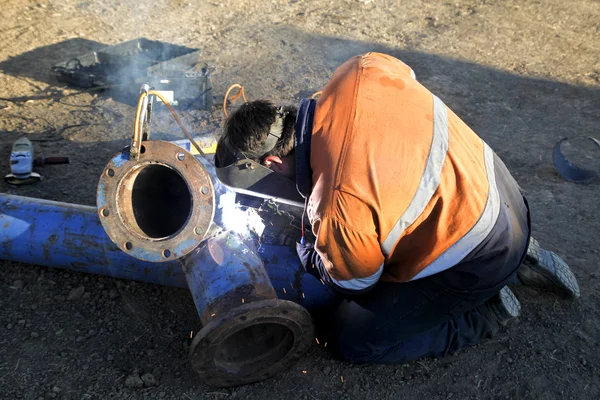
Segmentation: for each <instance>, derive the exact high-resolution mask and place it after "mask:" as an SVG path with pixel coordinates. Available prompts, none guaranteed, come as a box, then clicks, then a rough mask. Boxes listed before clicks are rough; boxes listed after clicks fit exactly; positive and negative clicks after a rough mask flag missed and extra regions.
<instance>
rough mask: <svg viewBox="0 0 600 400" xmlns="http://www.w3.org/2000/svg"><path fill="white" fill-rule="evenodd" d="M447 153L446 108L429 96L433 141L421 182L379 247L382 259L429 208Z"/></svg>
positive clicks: (436, 98) (435, 97)
mask: <svg viewBox="0 0 600 400" xmlns="http://www.w3.org/2000/svg"><path fill="white" fill-rule="evenodd" d="M447 153H448V112H447V110H446V105H445V104H444V103H443V102H442V101H441V100H440V99H439V98H438V97H437V96H435V95H433V140H432V141H431V147H430V148H429V155H428V156H427V162H426V164H425V170H424V171H423V174H422V175H421V182H420V183H419V187H418V188H417V192H416V193H415V195H414V197H413V199H412V200H411V202H410V204H409V205H408V207H407V209H406V210H405V211H404V213H403V214H402V216H401V217H400V219H399V220H398V221H397V222H396V224H395V225H394V227H393V228H392V230H391V231H390V232H389V233H388V235H387V236H386V238H385V240H384V241H383V243H382V244H381V250H382V252H383V254H384V255H385V256H388V255H390V254H391V252H392V250H394V247H396V243H397V242H398V240H399V239H400V237H401V236H402V234H403V233H404V231H405V230H406V228H408V227H409V226H411V225H412V224H413V223H414V222H415V221H416V219H417V218H418V217H419V215H421V213H422V212H423V211H424V210H425V207H427V204H429V201H430V200H431V198H432V197H433V194H434V193H435V191H436V190H437V188H438V186H439V185H440V180H441V179H442V167H443V166H444V161H445V160H446V154H447Z"/></svg>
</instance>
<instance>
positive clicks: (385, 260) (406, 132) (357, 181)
mask: <svg viewBox="0 0 600 400" xmlns="http://www.w3.org/2000/svg"><path fill="white" fill-rule="evenodd" d="M310 152H311V155H310V159H311V161H310V163H311V168H312V183H313V188H312V193H311V194H310V197H309V199H308V203H307V215H308V217H309V220H310V222H311V224H312V227H313V232H314V234H315V236H316V238H317V239H316V243H315V249H316V251H317V253H318V254H319V255H320V256H321V259H322V260H323V264H324V266H325V268H326V270H327V272H328V273H329V275H330V276H331V278H332V281H333V282H334V283H335V284H336V285H338V286H340V287H341V288H344V289H348V290H361V289H364V288H367V287H370V286H372V285H373V284H374V283H376V282H377V281H378V280H380V279H382V280H386V281H395V282H406V281H409V280H413V279H419V278H423V277H426V276H429V275H431V274H435V273H437V272H440V271H443V270H446V269H448V268H450V267H452V266H454V265H456V264H457V263H459V262H460V261H461V260H462V259H463V258H464V257H465V256H466V255H468V254H469V253H470V252H471V251H472V250H473V249H474V248H475V247H477V245H478V244H480V243H481V242H482V241H483V240H484V239H485V238H486V236H487V235H488V234H489V233H490V231H491V230H492V227H493V226H494V224H495V222H496V220H497V218H498V214H499V209H500V200H499V193H498V188H497V187H496V181H495V178H494V153H493V151H492V150H491V149H490V147H489V146H488V145H487V144H486V143H485V142H484V141H483V140H482V139H481V138H480V137H479V136H477V135H476V134H475V133H474V132H473V131H472V130H471V129H470V128H469V127H468V126H467V125H466V124H465V123H464V122H463V121H461V120H460V119H459V118H458V117H457V116H456V115H455V114H454V113H453V112H452V111H451V110H450V109H449V108H448V107H446V105H444V103H443V102H442V101H441V100H440V99H439V98H438V97H436V96H435V95H433V94H432V93H431V92H430V91H429V90H428V89H426V88H425V87H424V86H422V85H421V84H420V83H419V82H418V81H417V80H416V78H415V75H414V73H413V71H412V69H411V68H410V67H408V66H407V65H406V64H404V63H403V62H401V61H399V60H397V59H395V58H394V57H391V56H389V55H384V54H380V53H368V54H364V55H361V56H357V57H354V58H352V59H350V60H348V61H347V62H345V63H344V64H343V65H342V66H340V67H339V68H338V69H337V70H336V71H335V73H334V75H333V77H332V79H331V80H330V81H329V83H328V84H327V85H326V87H325V88H324V89H323V92H322V94H321V96H320V97H319V99H318V101H317V103H316V108H315V112H314V120H313V126H312V138H311V145H310Z"/></svg>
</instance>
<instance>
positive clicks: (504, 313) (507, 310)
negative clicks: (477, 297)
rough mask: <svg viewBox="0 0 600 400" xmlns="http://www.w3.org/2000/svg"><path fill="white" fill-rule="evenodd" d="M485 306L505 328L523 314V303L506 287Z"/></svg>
mask: <svg viewBox="0 0 600 400" xmlns="http://www.w3.org/2000/svg"><path fill="white" fill-rule="evenodd" d="M485 306H486V307H487V309H488V310H489V311H491V313H492V315H493V316H494V317H495V318H496V320H497V321H498V323H499V324H500V325H503V326H504V325H506V324H507V323H508V322H509V321H511V320H513V319H515V318H517V317H518V316H519V315H520V314H521V303H519V299H517V298H516V296H515V295H514V293H513V292H512V290H510V289H509V288H508V286H504V287H503V288H502V289H501V290H500V291H499V292H498V294H496V295H495V296H494V297H492V298H491V299H489V300H487V301H486V302H485Z"/></svg>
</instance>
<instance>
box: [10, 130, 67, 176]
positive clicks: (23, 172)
mask: <svg viewBox="0 0 600 400" xmlns="http://www.w3.org/2000/svg"><path fill="white" fill-rule="evenodd" d="M68 163H69V159H68V158H67V157H37V158H35V157H34V153H33V145H32V144H31V141H30V140H29V139H27V138H26V137H21V138H19V139H17V140H16V141H15V142H14V143H13V146H12V150H11V152H10V171H11V173H10V174H8V175H6V176H5V177H4V179H5V180H6V182H8V183H9V184H10V185H28V184H31V183H35V182H39V181H41V180H42V176H41V175H40V174H38V173H36V172H33V167H34V166H36V167H37V166H42V165H44V164H68Z"/></svg>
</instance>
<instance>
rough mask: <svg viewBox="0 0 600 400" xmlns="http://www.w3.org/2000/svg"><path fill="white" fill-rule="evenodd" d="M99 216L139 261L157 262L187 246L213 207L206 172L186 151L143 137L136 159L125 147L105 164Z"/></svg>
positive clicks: (180, 253) (202, 232)
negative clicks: (145, 139)
mask: <svg viewBox="0 0 600 400" xmlns="http://www.w3.org/2000/svg"><path fill="white" fill-rule="evenodd" d="M96 200H97V206H98V213H99V216H100V221H101V223H102V226H103V227H104V230H105V231H106V233H107V234H108V236H109V237H110V239H111V240H112V241H113V242H114V243H115V244H116V245H117V246H119V248H121V249H122V250H123V251H124V252H126V253H128V254H130V255H131V256H133V257H136V258H138V259H140V260H145V261H150V262H161V261H167V260H173V259H177V258H180V257H182V256H184V255H186V254H188V253H189V252H190V251H192V250H193V249H194V248H195V247H196V246H197V245H198V243H200V242H201V241H202V240H203V239H204V237H205V235H206V232H207V231H208V229H209V227H210V224H211V222H212V219H213V217H214V212H215V195H214V188H213V184H212V179H211V177H210V174H209V173H208V172H207V171H206V169H205V168H204V166H203V165H202V163H200V162H199V161H198V160H197V159H196V158H195V157H194V156H193V155H192V154H191V153H189V152H188V151H186V150H184V149H182V148H181V147H179V146H177V145H175V144H172V143H169V142H164V141H159V140H150V141H144V142H143V143H142V146H141V148H140V157H139V160H137V161H134V160H131V159H130V157H129V150H128V148H125V149H124V150H123V151H122V152H121V153H119V154H117V155H116V156H115V157H114V158H113V159H112V160H111V161H110V162H109V163H108V165H107V166H106V168H105V169H104V171H103V172H102V176H101V177H100V181H99V183H98V191H97V199H96Z"/></svg>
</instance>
